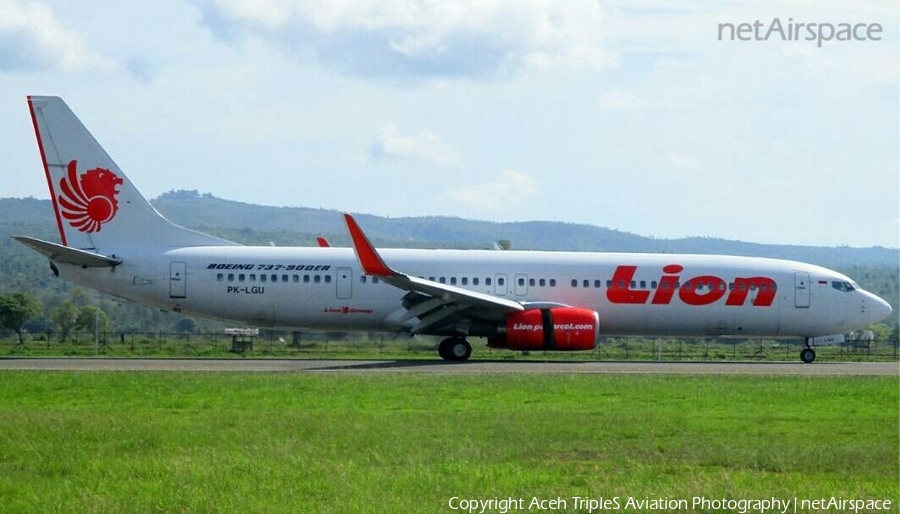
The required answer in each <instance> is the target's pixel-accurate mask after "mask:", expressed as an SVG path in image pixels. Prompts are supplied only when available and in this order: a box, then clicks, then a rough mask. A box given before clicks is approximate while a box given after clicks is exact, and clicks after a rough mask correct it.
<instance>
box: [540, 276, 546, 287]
mask: <svg viewBox="0 0 900 514" xmlns="http://www.w3.org/2000/svg"><path fill="white" fill-rule="evenodd" d="M538 285H539V286H541V287H544V286H546V285H547V281H546V280H544V279H543V278H542V279H540V280H538Z"/></svg>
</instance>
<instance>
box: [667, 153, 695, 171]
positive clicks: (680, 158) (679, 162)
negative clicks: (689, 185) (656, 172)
mask: <svg viewBox="0 0 900 514" xmlns="http://www.w3.org/2000/svg"><path fill="white" fill-rule="evenodd" d="M666 162H668V163H669V166H671V167H673V168H676V169H680V170H696V169H700V161H698V160H697V159H696V158H694V157H691V156H690V155H685V154H683V153H679V152H666Z"/></svg>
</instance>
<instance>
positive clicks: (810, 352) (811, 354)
mask: <svg viewBox="0 0 900 514" xmlns="http://www.w3.org/2000/svg"><path fill="white" fill-rule="evenodd" d="M800 360H802V361H803V362H805V363H807V364H809V363H811V362H812V361H814V360H816V351H815V350H814V349H813V348H812V346H810V345H809V341H808V340H807V341H806V348H804V349H802V350H800Z"/></svg>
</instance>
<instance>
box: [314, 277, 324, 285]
mask: <svg viewBox="0 0 900 514" xmlns="http://www.w3.org/2000/svg"><path fill="white" fill-rule="evenodd" d="M313 282H315V283H316V284H319V283H321V282H322V276H321V275H313Z"/></svg>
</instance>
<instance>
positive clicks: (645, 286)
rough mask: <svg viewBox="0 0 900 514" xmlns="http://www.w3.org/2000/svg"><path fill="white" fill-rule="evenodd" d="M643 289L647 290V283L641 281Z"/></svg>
mask: <svg viewBox="0 0 900 514" xmlns="http://www.w3.org/2000/svg"><path fill="white" fill-rule="evenodd" d="M641 289H647V281H646V280H641Z"/></svg>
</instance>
